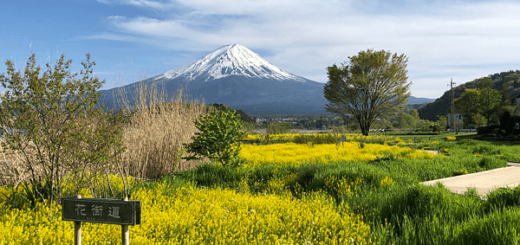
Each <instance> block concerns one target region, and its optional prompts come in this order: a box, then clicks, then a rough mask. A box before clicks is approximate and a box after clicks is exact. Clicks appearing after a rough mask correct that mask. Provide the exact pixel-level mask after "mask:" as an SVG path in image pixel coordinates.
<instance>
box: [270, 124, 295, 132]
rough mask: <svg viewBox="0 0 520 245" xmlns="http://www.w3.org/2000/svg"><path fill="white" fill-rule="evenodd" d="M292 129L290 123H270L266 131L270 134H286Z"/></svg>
mask: <svg viewBox="0 0 520 245" xmlns="http://www.w3.org/2000/svg"><path fill="white" fill-rule="evenodd" d="M289 130H291V124H290V123H283V122H282V123H271V122H270V123H269V124H268V125H267V130H266V132H267V133H268V134H286V133H288V132H289Z"/></svg>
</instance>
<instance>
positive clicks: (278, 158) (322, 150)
mask: <svg viewBox="0 0 520 245" xmlns="http://www.w3.org/2000/svg"><path fill="white" fill-rule="evenodd" d="M384 156H394V157H395V158H409V159H411V158H433V157H435V155H434V154H431V153H427V152H422V151H416V150H415V149H411V148H408V147H399V146H389V145H380V144H364V146H361V145H360V143H358V142H345V143H343V144H339V145H336V144H320V145H312V146H310V145H304V144H295V143H284V144H272V145H243V146H242V150H241V151H240V157H241V158H243V159H246V160H248V161H249V162H248V163H246V166H248V167H255V166H260V165H266V164H270V165H277V166H281V165H284V164H290V165H301V164H303V163H323V164H327V163H330V162H338V161H369V160H375V159H377V158H378V157H379V158H381V157H384Z"/></svg>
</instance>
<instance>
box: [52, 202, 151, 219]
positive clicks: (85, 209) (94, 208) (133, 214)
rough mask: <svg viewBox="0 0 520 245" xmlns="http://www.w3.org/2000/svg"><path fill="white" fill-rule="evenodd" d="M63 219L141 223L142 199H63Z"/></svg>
mask: <svg viewBox="0 0 520 245" xmlns="http://www.w3.org/2000/svg"><path fill="white" fill-rule="evenodd" d="M61 203H62V220H65V221H77V222H90V223H105V224H117V225H139V224H141V201H123V200H117V199H100V198H76V197H68V198H63V199H62V202H61Z"/></svg>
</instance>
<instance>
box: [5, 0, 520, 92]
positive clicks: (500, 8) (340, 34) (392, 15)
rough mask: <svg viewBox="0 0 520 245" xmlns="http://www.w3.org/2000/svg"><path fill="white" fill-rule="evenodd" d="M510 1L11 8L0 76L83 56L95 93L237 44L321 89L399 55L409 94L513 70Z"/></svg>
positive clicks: (246, 0)
mask: <svg viewBox="0 0 520 245" xmlns="http://www.w3.org/2000/svg"><path fill="white" fill-rule="evenodd" d="M518 13H520V3H517V2H516V1H456V0H455V1H443V0H441V1H426V0H425V1H421V0H414V1H412V0H398V1H383V0H381V1H363V0H262V1H259V0H222V1H219V0H61V1H58V0H46V1H41V0H19V1H4V2H2V6H1V8H0V16H2V21H0V30H1V32H2V35H0V60H1V61H2V63H1V64H0V72H1V73H5V71H6V69H5V65H4V63H3V61H5V60H7V59H10V60H13V61H15V63H16V65H17V66H18V68H21V67H23V64H24V61H25V60H26V59H27V58H28V57H29V56H30V55H31V53H34V54H36V58H37V60H38V61H39V63H40V64H41V65H42V66H43V65H44V64H45V63H47V62H51V63H54V62H56V60H57V59H58V58H59V56H60V55H61V54H65V56H66V58H68V59H72V60H73V67H72V69H73V70H74V69H76V70H78V69H79V68H80V63H81V61H82V60H84V59H85V54H86V53H90V54H91V56H92V59H93V60H94V61H96V63H97V65H96V67H94V71H95V72H96V75H97V76H98V77H99V78H101V79H105V80H106V84H105V86H104V88H111V87H114V86H117V85H124V84H129V83H132V82H136V81H138V80H139V79H142V78H148V77H151V76H154V75H158V74H162V73H164V72H166V71H168V70H171V69H173V68H176V67H178V66H181V65H184V64H186V63H189V62H192V61H195V60H197V59H199V58H201V57H202V56H204V55H205V54H207V53H209V52H211V51H213V50H215V49H217V48H219V47H220V46H223V45H226V44H233V43H238V44H241V45H244V46H246V47H248V48H249V49H251V50H252V51H254V52H256V53H258V54H260V55H261V56H263V57H264V58H266V59H267V60H268V61H270V62H271V63H272V64H274V65H276V66H278V67H280V68H282V69H284V70H286V71H288V72H290V73H293V74H296V75H300V76H303V77H306V78H309V79H312V80H315V81H318V82H326V81H327V75H326V67H327V66H331V65H332V64H340V63H343V62H345V61H347V60H348V57H349V56H353V55H356V54H357V53H358V52H359V51H361V50H366V49H376V50H381V49H384V50H388V51H391V52H393V53H399V54H401V53H404V54H405V55H407V56H408V58H409V60H408V71H409V72H408V75H409V79H410V81H412V82H413V85H412V95H414V96H416V97H426V98H438V97H440V96H441V95H442V94H443V93H444V92H445V91H446V90H447V89H448V88H447V84H448V83H449V81H450V79H451V78H453V79H454V81H455V82H456V83H457V84H462V83H465V82H467V81H470V80H473V79H475V78H479V77H483V76H487V75H489V74H492V73H496V72H502V71H509V70H517V69H520V49H519V48H518V47H519V46H520V15H519V14H518Z"/></svg>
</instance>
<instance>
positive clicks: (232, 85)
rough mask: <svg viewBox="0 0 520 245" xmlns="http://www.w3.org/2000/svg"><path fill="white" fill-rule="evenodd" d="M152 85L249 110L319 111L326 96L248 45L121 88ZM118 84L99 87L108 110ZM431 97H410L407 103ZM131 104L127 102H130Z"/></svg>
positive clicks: (129, 90) (132, 90)
mask: <svg viewBox="0 0 520 245" xmlns="http://www.w3.org/2000/svg"><path fill="white" fill-rule="evenodd" d="M152 83H156V84H157V85H158V86H157V88H158V89H165V90H166V93H167V97H169V98H172V97H173V96H174V95H175V94H176V92H177V90H178V89H179V88H183V89H184V92H187V93H188V95H189V96H190V97H191V98H195V99H203V101H204V102H205V103H208V104H210V103H211V104H212V103H217V104H225V105H228V106H230V107H231V108H233V109H237V110H242V111H244V112H246V113H248V114H291V113H324V112H326V110H325V105H326V104H327V102H328V101H327V100H326V99H325V97H324V95H323V87H324V85H325V84H324V83H318V82H315V81H311V80H309V79H306V78H304V77H300V76H297V75H294V74H292V73H289V72H286V71H284V70H282V69H280V68H278V67H276V66H274V65H272V64H271V63H269V62H268V61H267V60H265V59H264V58H263V57H261V56H260V55H258V54H256V53H254V52H253V51H251V50H249V49H248V48H246V47H244V46H242V45H238V44H232V45H225V46H222V47H220V48H218V49H216V50H215V51H213V52H211V53H209V54H207V55H205V56H204V57H202V58H200V59H198V60H196V61H194V62H192V63H189V64H186V65H183V66H181V67H178V68H175V69H172V70H169V71H167V72H165V73H163V74H160V75H157V76H154V77H151V78H148V79H145V80H142V81H140V82H137V83H132V84H129V85H126V86H124V87H123V90H124V93H125V94H124V96H125V97H126V98H134V97H135V95H136V90H137V89H138V88H139V86H140V85H147V86H148V87H150V86H149V85H151V84H152ZM118 91H119V88H113V89H109V90H102V91H101V100H102V102H103V103H104V104H105V105H106V107H107V108H116V109H117V108H120V107H121V106H123V103H122V102H121V101H119V100H117V97H118V96H116V95H118ZM428 101H431V99H425V98H416V97H413V96H411V97H410V98H409V102H408V104H423V103H426V102H428ZM130 104H132V103H131V101H130Z"/></svg>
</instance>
